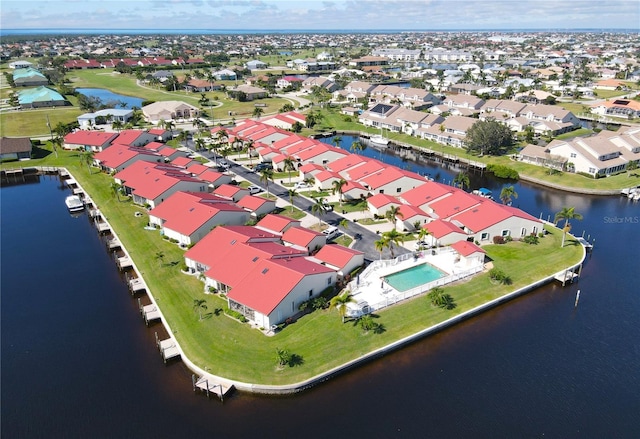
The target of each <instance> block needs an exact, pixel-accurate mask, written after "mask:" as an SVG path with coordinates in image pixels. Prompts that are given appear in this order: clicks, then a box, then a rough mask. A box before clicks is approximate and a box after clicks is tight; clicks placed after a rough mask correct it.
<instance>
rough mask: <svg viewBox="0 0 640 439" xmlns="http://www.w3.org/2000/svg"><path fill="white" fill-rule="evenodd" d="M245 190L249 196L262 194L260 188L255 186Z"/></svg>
mask: <svg viewBox="0 0 640 439" xmlns="http://www.w3.org/2000/svg"><path fill="white" fill-rule="evenodd" d="M247 189H249V194H251V195H255V194H259V193H260V192H262V188H261V187H260V186H256V185H251V186H249V187H248V188H247Z"/></svg>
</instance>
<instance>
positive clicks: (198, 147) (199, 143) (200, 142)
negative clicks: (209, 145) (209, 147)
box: [195, 137, 206, 151]
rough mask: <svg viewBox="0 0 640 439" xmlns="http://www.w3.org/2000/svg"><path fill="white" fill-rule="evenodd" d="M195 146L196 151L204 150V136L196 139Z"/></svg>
mask: <svg viewBox="0 0 640 439" xmlns="http://www.w3.org/2000/svg"><path fill="white" fill-rule="evenodd" d="M195 147H196V151H202V150H203V149H205V147H206V144H205V143H204V139H203V138H202V137H200V138H198V139H196V141H195Z"/></svg>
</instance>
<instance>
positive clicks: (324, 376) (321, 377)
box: [45, 168, 586, 395]
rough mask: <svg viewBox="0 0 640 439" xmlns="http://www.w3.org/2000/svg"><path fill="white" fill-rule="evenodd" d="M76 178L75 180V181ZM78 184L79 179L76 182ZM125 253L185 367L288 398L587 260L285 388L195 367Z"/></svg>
mask: <svg viewBox="0 0 640 439" xmlns="http://www.w3.org/2000/svg"><path fill="white" fill-rule="evenodd" d="M57 169H58V171H60V170H63V171H64V172H66V173H67V174H68V175H69V176H70V177H71V178H74V176H73V175H72V174H71V173H70V172H69V171H68V170H67V169H66V168H57ZM45 171H46V172H51V171H52V168H46V169H45ZM74 179H75V178H74ZM76 182H77V180H76ZM77 184H78V186H79V188H80V189H81V190H82V191H83V192H84V193H85V194H87V196H88V197H89V198H88V199H89V200H90V201H91V203H93V204H94V206H95V208H96V209H97V211H98V212H99V211H100V209H99V206H97V205H96V204H95V202H94V201H93V200H92V199H91V198H90V194H89V193H88V192H87V191H86V190H85V189H84V188H82V186H81V185H80V183H77ZM103 221H104V222H105V223H106V224H107V225H108V227H109V229H110V231H111V233H112V234H113V236H114V237H115V238H116V239H118V240H119V241H120V242H122V241H121V240H120V238H119V237H118V234H117V231H116V230H115V229H114V228H113V227H112V225H111V224H110V223H109V222H108V220H107V218H104V216H103ZM121 248H122V251H123V252H124V253H125V255H126V256H127V257H128V258H129V259H130V260H131V264H132V266H133V269H134V270H135V272H136V274H137V275H138V276H139V278H140V279H141V280H142V282H143V284H144V286H145V289H146V291H147V296H148V297H149V299H150V300H151V302H152V304H153V305H155V306H156V308H157V309H158V312H159V315H160V317H159V319H160V321H161V323H162V325H163V326H164V328H165V330H166V331H167V334H169V336H170V337H171V339H173V341H174V342H175V346H176V348H177V349H178V351H179V353H180V357H181V359H182V361H183V362H184V364H185V365H186V366H187V367H188V368H189V369H190V370H191V371H192V372H194V373H197V374H198V375H199V376H200V377H204V378H206V379H208V380H210V381H211V382H214V383H216V384H220V385H222V386H225V387H227V388H231V387H234V388H235V389H237V390H239V391H243V392H249V393H257V394H277V395H287V394H294V393H298V392H301V391H304V390H307V389H310V388H312V387H315V386H317V385H319V384H321V383H323V382H325V381H327V380H329V379H331V378H332V377H335V376H337V375H340V374H342V373H345V372H347V371H349V370H352V369H354V368H356V367H358V366H360V365H363V364H365V363H367V362H370V361H372V360H374V359H376V358H380V357H382V356H385V355H388V354H389V353H391V352H393V351H396V350H398V349H401V348H402V347H404V346H406V345H409V344H411V343H414V342H416V341H418V340H420V339H422V338H425V337H427V336H430V335H433V334H435V333H437V332H440V331H442V330H444V329H446V328H449V327H452V326H454V325H455V324H457V323H460V322H463V321H465V320H468V319H470V318H472V317H474V316H476V315H478V314H481V313H483V312H485V311H488V310H490V309H492V308H495V307H497V306H499V305H501V304H503V303H506V302H508V301H510V300H513V299H515V298H517V297H519V296H521V295H523V294H525V293H527V292H530V291H532V290H534V289H536V288H538V287H540V286H542V285H545V284H547V283H549V282H552V281H553V280H554V278H555V276H557V275H558V274H559V273H563V272H566V271H573V270H575V269H576V268H578V267H580V266H581V265H582V264H583V262H584V260H585V258H586V249H585V248H584V247H583V248H582V250H583V253H582V257H581V258H580V261H579V262H578V263H576V264H572V265H570V266H568V267H566V268H564V269H562V270H560V271H559V272H557V273H555V274H552V275H550V276H547V277H545V278H543V279H540V280H538V281H536V282H533V283H531V284H529V285H526V286H524V287H521V288H519V289H517V290H514V291H512V292H511V293H508V294H505V295H503V296H501V297H498V298H496V299H493V300H491V301H489V302H486V303H484V304H482V305H480V306H477V307H475V308H473V309H470V310H468V311H465V312H463V313H461V314H459V315H457V316H454V317H451V318H449V319H447V320H445V321H443V322H440V323H438V324H436V325H433V326H430V327H428V328H424V329H422V330H420V331H418V332H416V333H414V334H411V335H409V336H406V337H404V338H401V339H399V340H397V341H395V342H392V343H389V344H388V345H385V346H383V347H380V348H378V349H375V350H373V351H371V352H369V353H367V354H364V355H361V356H359V357H357V358H355V359H353V360H351V361H348V362H346V363H344V364H342V365H339V366H336V367H334V368H332V369H330V370H328V371H325V372H322V373H320V374H317V375H315V376H313V377H310V378H309V379H306V380H304V381H301V382H298V383H292V384H285V385H268V384H256V383H247V382H242V381H237V380H231V379H228V378H225V377H222V376H218V375H214V374H212V373H210V372H208V371H207V370H205V369H206V367H205V368H204V369H203V368H202V367H200V366H198V365H196V364H195V363H193V362H192V361H191V360H190V359H189V357H188V356H187V355H185V352H184V351H183V349H182V347H181V346H180V343H179V342H178V341H177V340H176V339H175V338H174V337H173V336H172V335H171V334H174V331H173V329H172V328H171V325H170V324H169V322H168V321H167V319H166V318H165V316H164V314H163V313H162V310H161V306H160V305H158V301H157V299H156V298H155V297H154V295H153V292H152V291H151V290H150V289H149V288H148V285H147V283H146V281H145V280H144V276H143V275H142V273H141V272H140V270H139V269H138V268H137V266H136V264H135V261H134V260H133V258H131V257H130V255H129V252H128V250H127V249H126V248H125V246H124V245H121Z"/></svg>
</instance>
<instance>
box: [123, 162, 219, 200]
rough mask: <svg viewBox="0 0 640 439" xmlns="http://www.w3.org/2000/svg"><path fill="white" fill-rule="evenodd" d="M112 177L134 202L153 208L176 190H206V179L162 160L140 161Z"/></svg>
mask: <svg viewBox="0 0 640 439" xmlns="http://www.w3.org/2000/svg"><path fill="white" fill-rule="evenodd" d="M114 178H115V180H116V183H119V184H121V185H122V187H123V190H124V192H125V194H127V195H130V196H131V197H132V198H133V202H134V203H136V204H140V205H142V206H148V207H150V208H155V207H156V206H158V205H159V204H160V203H162V202H163V201H164V200H166V199H167V198H169V197H170V196H171V195H172V194H174V193H176V192H178V191H183V192H208V185H207V183H206V182H204V181H202V180H199V179H197V178H195V177H193V176H191V174H189V173H188V172H187V171H185V170H183V169H181V168H178V167H176V166H172V165H169V164H164V163H151V162H146V161H143V160H140V161H137V162H135V163H133V164H131V165H130V166H127V167H126V168H125V169H124V170H122V171H120V172H118V173H117V174H115V175H114Z"/></svg>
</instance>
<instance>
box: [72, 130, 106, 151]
mask: <svg viewBox="0 0 640 439" xmlns="http://www.w3.org/2000/svg"><path fill="white" fill-rule="evenodd" d="M116 137H118V133H105V132H103V131H85V130H78V131H75V132H73V133H69V134H67V135H66V136H64V143H67V144H69V145H85V146H95V147H98V146H106V145H109V144H110V143H113V141H114V140H115V139H116Z"/></svg>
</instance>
